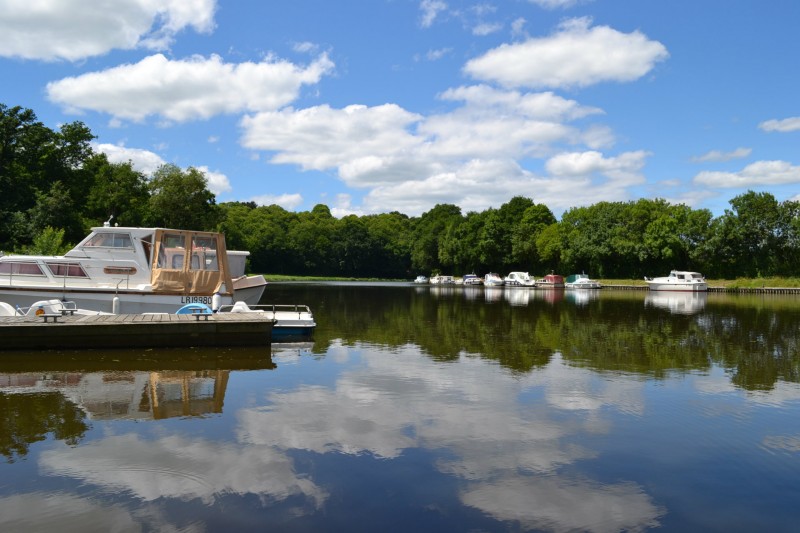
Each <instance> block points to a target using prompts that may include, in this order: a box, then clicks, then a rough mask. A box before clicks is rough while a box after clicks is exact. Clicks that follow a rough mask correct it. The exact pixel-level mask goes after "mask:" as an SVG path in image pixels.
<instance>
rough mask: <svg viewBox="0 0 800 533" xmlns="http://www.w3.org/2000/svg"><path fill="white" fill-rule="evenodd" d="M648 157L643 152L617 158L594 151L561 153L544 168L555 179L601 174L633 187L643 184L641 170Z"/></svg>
mask: <svg viewBox="0 0 800 533" xmlns="http://www.w3.org/2000/svg"><path fill="white" fill-rule="evenodd" d="M648 155H650V154H649V153H647V152H644V151H637V152H628V153H624V154H622V155H620V156H618V157H603V154H601V153H600V152H596V151H589V152H571V153H562V154H558V155H556V156H554V157H552V158H551V159H550V160H548V161H547V164H546V165H545V167H546V168H547V171H548V172H550V174H552V175H553V176H555V177H565V178H575V177H590V176H592V175H595V174H601V175H603V176H606V177H608V178H611V179H613V180H615V181H619V182H622V183H623V184H625V185H635V184H638V183H643V182H644V176H642V174H641V170H642V168H644V164H645V159H646V158H647V156H648Z"/></svg>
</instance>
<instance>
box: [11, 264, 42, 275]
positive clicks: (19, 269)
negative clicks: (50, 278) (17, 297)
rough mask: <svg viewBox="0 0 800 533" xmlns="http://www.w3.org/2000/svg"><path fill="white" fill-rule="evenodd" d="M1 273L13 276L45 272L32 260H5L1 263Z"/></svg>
mask: <svg viewBox="0 0 800 533" xmlns="http://www.w3.org/2000/svg"><path fill="white" fill-rule="evenodd" d="M0 274H10V275H13V276H16V275H23V276H44V272H42V269H41V268H40V267H39V265H37V264H36V263H31V262H24V261H20V262H12V261H3V262H2V263H0Z"/></svg>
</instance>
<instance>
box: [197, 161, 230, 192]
mask: <svg viewBox="0 0 800 533" xmlns="http://www.w3.org/2000/svg"><path fill="white" fill-rule="evenodd" d="M194 168H196V169H197V170H199V171H200V172H202V173H203V174H204V175H205V177H206V180H207V182H208V190H209V191H211V192H213V193H214V194H215V195H220V194H222V193H224V192H230V191H231V190H232V189H231V183H230V181H229V180H228V176H226V175H225V174H223V173H221V172H215V171H212V170H210V169H209V168H208V167H207V166H205V165H201V166H195V167H194Z"/></svg>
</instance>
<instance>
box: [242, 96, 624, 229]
mask: <svg viewBox="0 0 800 533" xmlns="http://www.w3.org/2000/svg"><path fill="white" fill-rule="evenodd" d="M439 98H440V99H441V100H442V101H443V102H445V103H452V104H454V105H455V108H454V109H453V110H452V111H449V112H443V113H440V114H434V115H430V116H427V117H425V116H422V115H418V114H415V113H411V112H409V111H406V110H404V109H402V108H401V107H399V106H397V105H393V104H386V105H381V106H374V107H367V106H355V105H354V106H348V107H345V108H343V109H334V108H331V107H329V106H317V107H312V108H307V109H301V110H295V109H288V108H287V109H283V110H281V111H276V112H268V113H258V114H256V115H253V116H248V117H245V118H244V119H243V120H242V123H241V125H242V129H243V132H244V133H243V137H242V143H243V144H244V145H245V146H247V147H248V148H251V149H254V150H266V151H269V152H272V155H271V158H270V162H272V163H281V164H294V165H298V166H300V167H301V168H302V169H304V170H317V171H326V172H327V171H331V170H336V171H337V172H338V176H339V178H340V179H342V181H344V182H345V183H346V184H347V185H348V186H351V187H358V188H370V189H371V190H370V191H369V192H368V193H367V195H366V196H365V197H364V200H363V204H362V206H361V207H360V209H361V210H363V211H366V212H376V211H385V210H394V209H396V210H399V211H401V212H404V213H409V214H419V213H421V212H423V211H424V210H426V209H429V208H430V206H431V205H433V204H435V203H437V202H447V203H457V204H458V205H461V206H462V208H464V209H467V210H483V209H486V208H487V207H490V206H492V205H500V204H502V203H504V202H506V201H507V200H508V198H509V197H513V196H515V195H519V194H524V195H530V196H536V198H537V200H541V199H543V197H546V198H547V199H548V200H550V199H552V200H555V202H556V204H557V205H561V204H563V203H565V202H567V201H575V198H576V195H574V194H566V195H565V194H564V192H565V191H568V190H569V189H570V183H569V180H565V179H564V176H558V180H549V179H546V178H542V177H537V176H534V175H533V174H532V173H530V172H528V171H526V170H524V169H523V168H522V167H521V166H520V164H519V162H518V161H519V160H522V159H525V158H536V157H546V156H548V155H552V152H553V146H554V145H560V144H566V145H576V144H585V145H587V146H591V147H594V148H597V149H599V148H601V147H606V146H609V145H610V144H611V143H612V142H613V135H611V134H610V132H609V130H608V129H607V128H605V127H602V126H589V127H587V128H586V129H584V130H581V129H579V128H576V127H573V126H570V125H568V124H567V122H570V121H575V120H579V119H584V118H587V117H591V116H595V115H601V114H602V113H603V111H602V110H601V109H598V108H594V107H587V106H582V105H580V104H579V103H578V102H576V101H574V100H569V99H566V98H563V97H561V96H558V95H556V94H554V93H552V92H544V93H522V92H518V91H508V90H501V89H496V88H493V87H490V86H488V85H477V86H469V87H466V86H465V87H457V88H453V89H450V90H447V91H445V92H443V93H441V94H440V95H439ZM618 159H619V158H613V159H611V160H608V161H605V163H607V164H608V165H609V168H606V169H605V173H606V175H610V174H611V173H613V170H614V169H613V168H611V167H613V164H617V165H619V166H620V167H624V165H622V164H621V163H619V161H618ZM609 161H613V163H609ZM628 164H630V162H628ZM618 171H619V170H618ZM619 172H621V171H619ZM578 179H583V178H582V177H580V178H578ZM613 179H617V180H618V182H619V183H620V184H622V183H623V182H624V180H621V179H618V178H613ZM630 181H631V180H628V182H630ZM420 190H424V191H425V194H424V195H420V194H419V191H420ZM606 191H608V192H613V193H619V188H618V187H616V186H609V187H606V188H605V189H604V191H596V190H593V189H591V188H589V189H586V194H587V199H588V200H591V199H596V198H597V197H598V196H603V195H604V194H605V193H606ZM588 200H587V201H588ZM340 211H341V212H359V209H358V208H354V207H352V206H350V205H349V204H348V205H347V206H345V207H343V208H342V209H340Z"/></svg>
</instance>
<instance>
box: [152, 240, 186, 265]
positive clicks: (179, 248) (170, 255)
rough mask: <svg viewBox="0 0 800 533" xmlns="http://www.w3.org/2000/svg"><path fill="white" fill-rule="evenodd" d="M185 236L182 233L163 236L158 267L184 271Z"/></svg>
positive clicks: (159, 249)
mask: <svg viewBox="0 0 800 533" xmlns="http://www.w3.org/2000/svg"><path fill="white" fill-rule="evenodd" d="M184 246H185V240H184V236H183V235H182V234H180V233H166V232H165V233H163V234H161V246H159V248H158V262H157V263H156V267H158V268H167V269H178V270H180V269H182V268H183V255H184V251H185V248H184Z"/></svg>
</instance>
